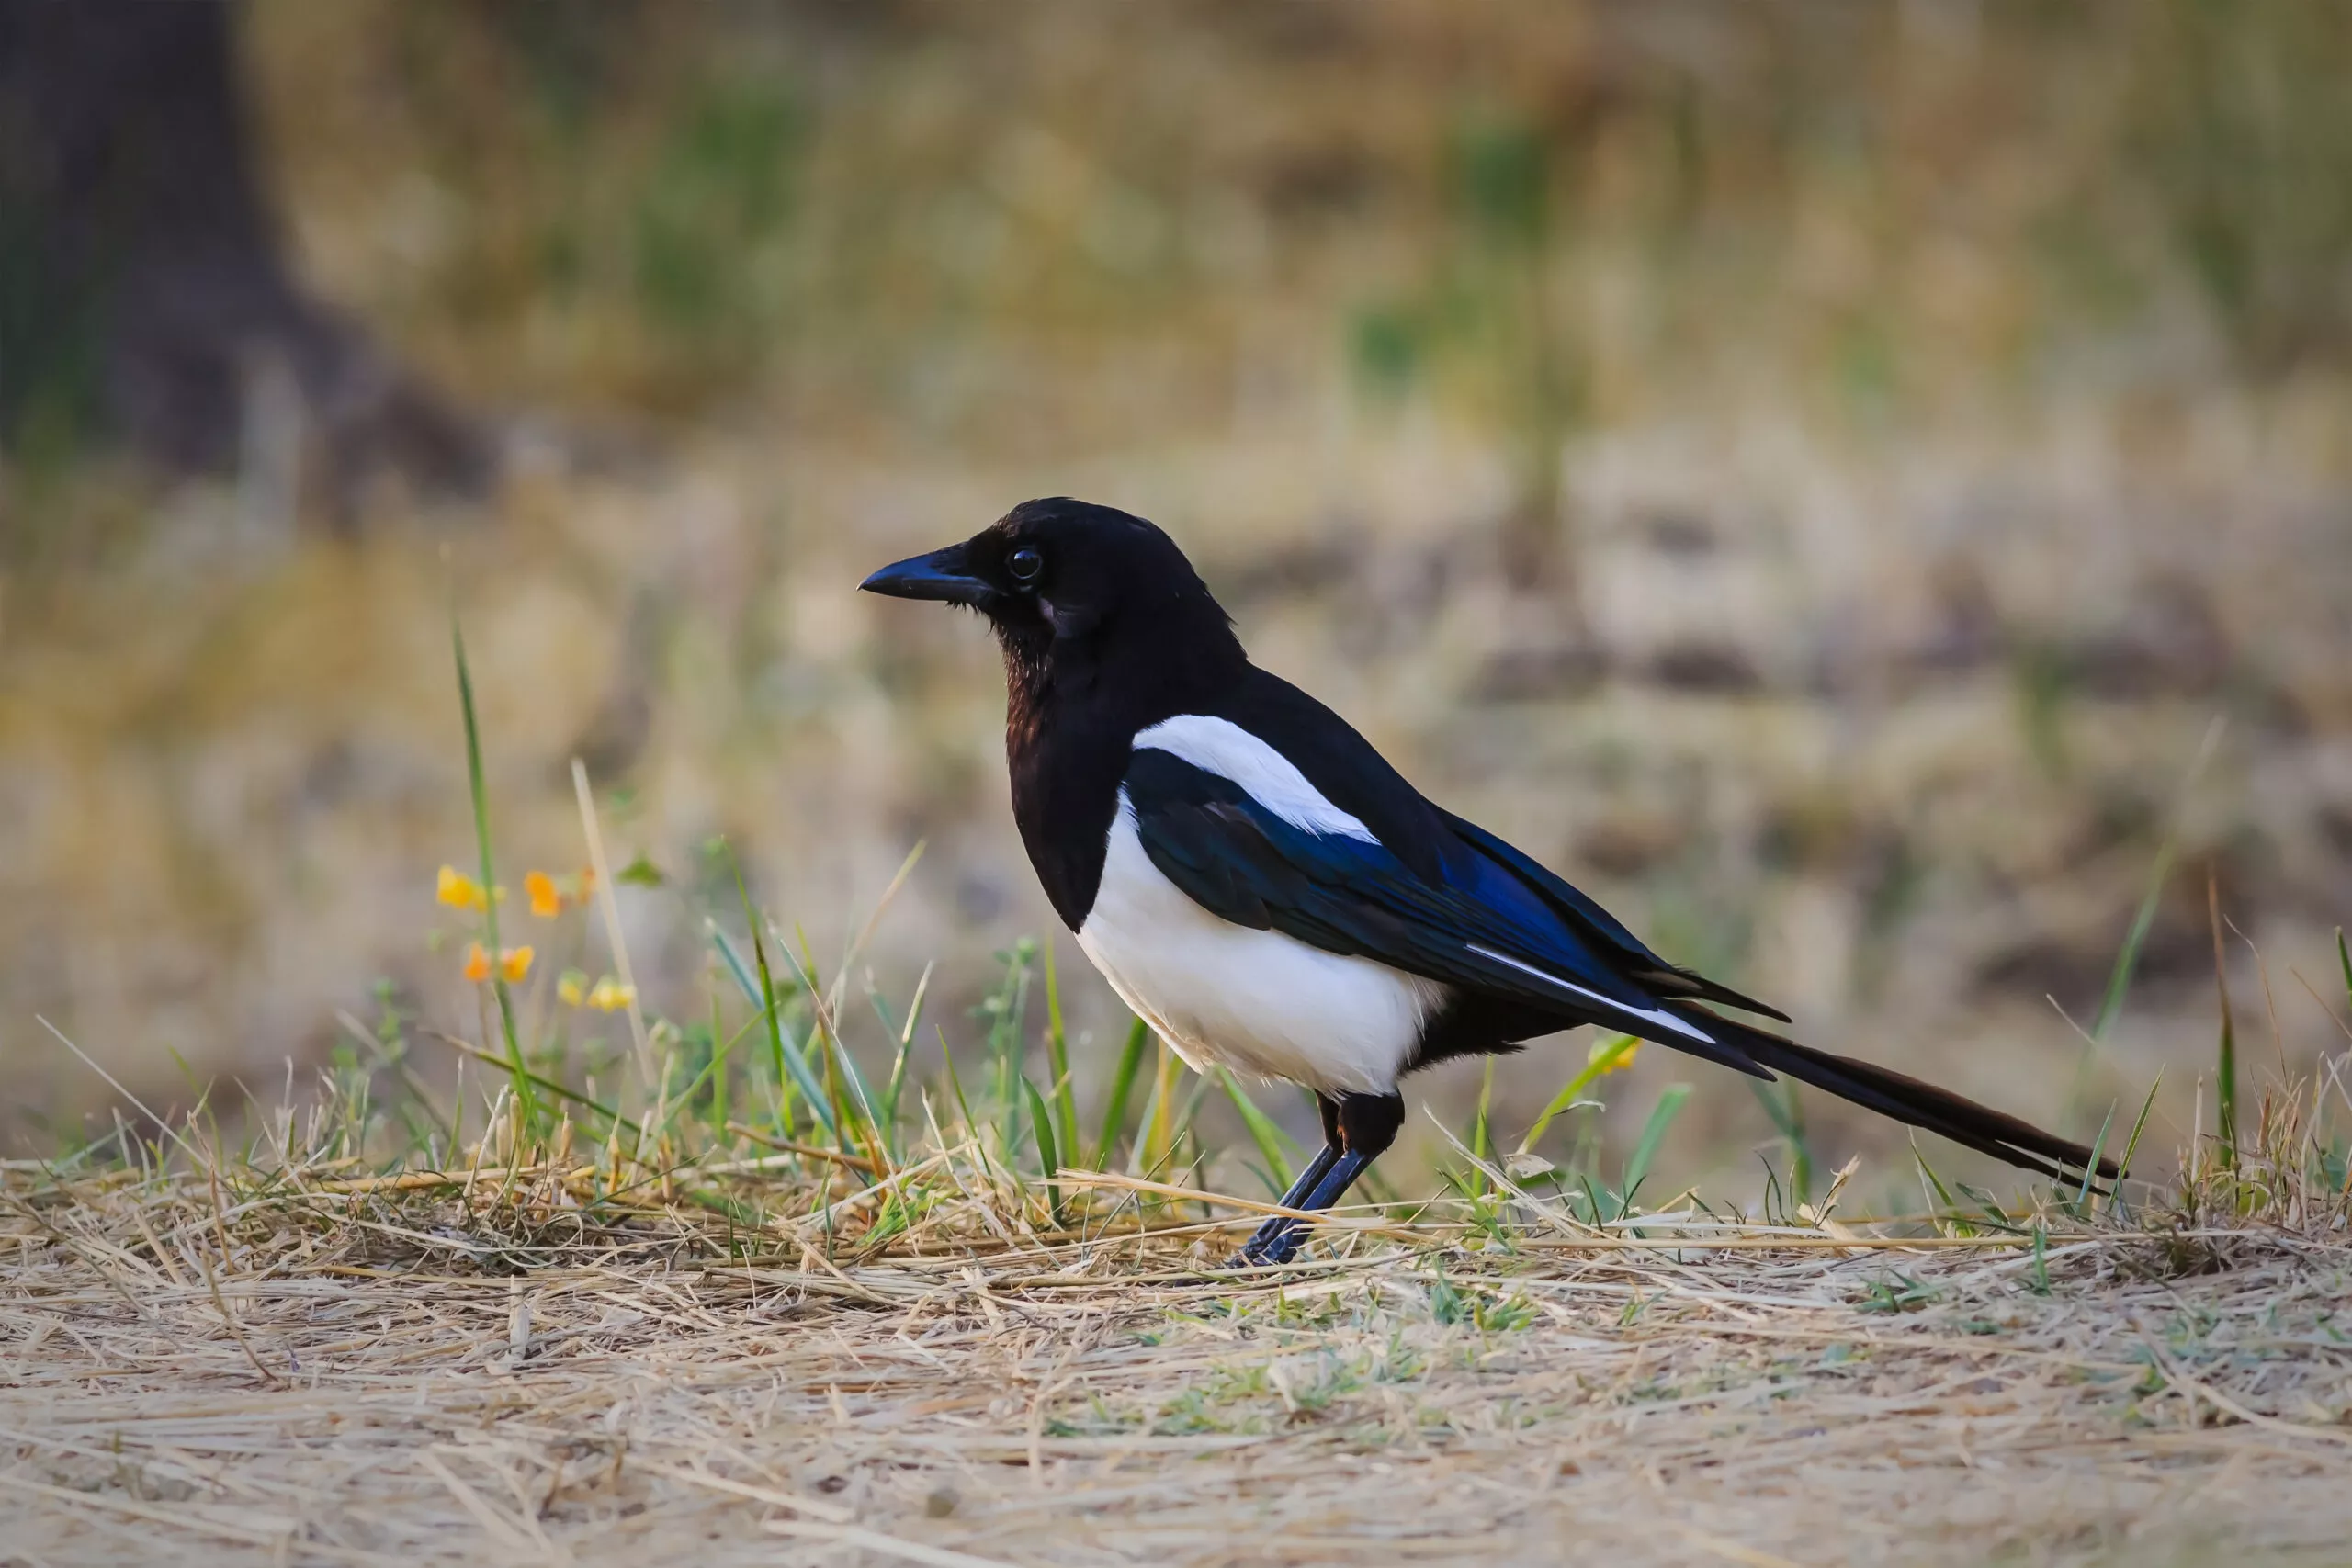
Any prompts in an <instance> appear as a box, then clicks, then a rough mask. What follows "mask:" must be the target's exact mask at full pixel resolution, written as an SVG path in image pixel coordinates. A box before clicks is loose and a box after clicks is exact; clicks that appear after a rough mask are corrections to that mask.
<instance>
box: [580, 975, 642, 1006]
mask: <svg viewBox="0 0 2352 1568" xmlns="http://www.w3.org/2000/svg"><path fill="white" fill-rule="evenodd" d="M636 1000H637V987H635V986H624V985H622V984H621V983H620V982H619V981H618V980H616V979H614V978H613V977H612V976H610V975H599V976H596V984H595V985H594V987H591V988H590V990H589V992H588V1005H589V1006H590V1007H592V1008H594V1009H595V1010H597V1011H598V1012H618V1011H620V1010H621V1009H623V1008H625V1007H628V1005H629V1004H630V1003H632V1002H634V1001H636Z"/></svg>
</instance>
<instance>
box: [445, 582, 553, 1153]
mask: <svg viewBox="0 0 2352 1568" xmlns="http://www.w3.org/2000/svg"><path fill="white" fill-rule="evenodd" d="M449 651H450V653H451V655H452V656H453V657H454V658H455V659H456V660H457V664H458V707H459V708H460V709H461V710H462V711H463V712H464V714H465V720H466V783H467V784H468V785H469V787H470V788H471V790H472V791H473V807H474V847H475V848H476V849H477V850H478V851H479V852H481V895H482V933H483V935H484V937H485V938H486V939H487V943H486V945H487V946H488V947H489V948H490V961H491V962H490V986H491V990H492V993H493V994H495V995H496V997H497V998H498V1025H499V1029H500V1032H502V1033H503V1034H504V1036H505V1038H506V1070H507V1073H508V1076H509V1077H512V1078H513V1079H514V1081H515V1102H516V1103H517V1104H518V1105H520V1106H521V1108H522V1112H523V1125H524V1128H525V1129H526V1132H536V1131H537V1129H538V1126H539V1100H538V1095H537V1091H536V1090H535V1089H533V1087H532V1084H531V1077H532V1075H531V1073H530V1071H529V1069H528V1068H527V1067H526V1066H525V1065H524V1061H523V1043H522V1041H521V1039H520V1038H519V1037H517V1036H516V1034H515V998H513V997H512V996H511V995H509V994H508V992H507V989H506V976H504V975H503V974H502V973H500V964H499V956H500V954H499V944H498V871H497V868H496V867H495V866H494V865H493V864H492V862H491V853H490V791H489V789H488V788H487V786H485V785H484V784H483V782H482V768H481V724H480V723H479V722H478V721H477V720H476V718H475V716H474V677H473V671H472V670H471V669H470V668H469V666H468V665H467V663H466V636H465V633H464V631H463V630H462V629H461V628H460V627H459V626H458V610H457V606H456V605H455V604H452V605H451V606H450V607H449Z"/></svg>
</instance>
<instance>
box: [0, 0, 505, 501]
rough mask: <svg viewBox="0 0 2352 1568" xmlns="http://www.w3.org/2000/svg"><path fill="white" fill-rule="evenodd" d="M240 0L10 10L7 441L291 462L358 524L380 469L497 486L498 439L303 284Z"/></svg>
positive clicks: (0, 316)
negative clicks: (357, 512) (273, 175)
mask: <svg viewBox="0 0 2352 1568" xmlns="http://www.w3.org/2000/svg"><path fill="white" fill-rule="evenodd" d="M233 22H234V13H233V12H232V8H231V5H230V4H229V0H169V3H161V0H0V439H4V440H5V441H6V443H7V444H8V446H10V447H11V448H12V449H14V450H16V451H17V453H18V455H19V457H20V458H22V459H23V460H25V461H28V462H29V461H34V460H36V459H37V458H39V457H52V458H54V457H62V456H65V455H69V454H70V452H71V451H72V450H73V449H74V448H76V447H78V446H80V445H81V444H82V443H83V442H84V441H85V440H87V439H88V438H90V437H92V436H103V437H106V438H107V439H111V440H114V441H119V442H120V443H123V444H125V445H127V446H130V447H131V448H133V449H135V450H137V451H138V452H140V453H142V454H144V455H145V456H147V457H150V458H152V459H153V460H155V461H157V462H158V463H160V464H162V465H164V466H165V467H167V468H173V469H177V470H183V471H212V472H222V471H230V470H238V469H243V468H251V467H252V466H253V465H254V463H255V462H256V461H257V460H259V461H263V462H265V463H266V462H269V461H272V460H273V459H272V455H273V454H275V455H276V461H277V464H278V466H279V467H281V468H287V469H288V470H289V471H290V472H291V473H292V474H293V475H294V476H295V479H296V480H297V482H298V483H299V484H300V487H301V488H302V489H303V490H304V491H307V492H309V494H310V495H311V499H313V500H315V501H317V502H320V503H322V504H323V505H324V506H325V507H326V508H327V509H329V510H330V512H332V513H334V514H335V515H337V516H347V515H348V513H349V510H350V507H351V503H352V502H354V501H355V500H356V497H357V494H358V492H359V491H361V490H362V489H363V488H365V487H367V486H369V485H371V484H373V483H376V482H379V480H380V479H383V478H385V477H388V476H397V477H398V478H399V479H402V480H404V481H405V482H408V483H410V484H413V485H415V486H417V487H419V488H422V489H424V490H427V491H443V492H447V491H472V490H477V489H479V488H480V487H481V486H482V485H483V484H484V483H485V482H486V481H487V480H488V479H489V477H490V473H491V468H492V449H491V446H490V444H489V442H488V441H487V439H486V438H485V436H484V435H483V434H482V433H481V431H480V430H479V429H478V428H477V427H475V426H474V425H473V424H472V423H469V422H468V421H467V420H465V419H463V418H461V417H460V416H458V414H457V413H455V412H452V411H451V410H450V409H448V408H447V406H445V405H444V404H443V403H441V402H440V401H439V400H436V399H435V398H434V397H433V396H432V395H431V394H430V393H428V392H427V391H426V390H424V389H423V388H422V387H420V386H419V385H418V384H417V383H416V382H415V381H413V380H412V379H411V378H408V377H407V376H405V375H403V374H402V373H401V371H400V370H399V369H398V368H397V367H394V366H393V365H391V364H390V362H389V361H388V360H387V359H386V358H385V356H384V355H382V354H381V353H380V352H379V350H378V349H377V348H376V346H375V345H374V344H372V343H371V342H370V341H369V339H368V336H367V334H366V333H363V332H361V331H360V330H359V329H358V328H357V327H356V325H355V324H354V323H352V322H351V321H347V320H345V318H344V317H343V316H341V315H340V314H339V313H337V312H335V311H334V310H331V309H329V308H327V307H326V306H324V305H322V303H320V302H319V301H317V300H315V299H312V298H311V297H310V296H309V295H308V294H306V293H305V292H304V291H303V290H302V288H300V286H299V285H298V284H297V283H296V281H295V280H294V278H293V276H292V274H291V271H290V269H289V267H288V264H287V261H286V258H285V255H284V252H283V246H282V242H281V236H280V234H279V231H278V229H277V224H276V222H275V221H274V219H273V215H272V213H271V211H270V208H269V203H268V201H267V199H266V197H265V195H264V193H263V190H262V188H261V186H260V183H259V182H258V181H257V179H256V178H255V173H254V157H253V153H254V146H253V138H252V135H251V132H250V129H249V126H248V124H247V117H246V115H245V112H244V107H243V101H242V98H241V96H240V92H239V85H238V82H237V79H236V71H235V49H234V45H233V39H232V25H233Z"/></svg>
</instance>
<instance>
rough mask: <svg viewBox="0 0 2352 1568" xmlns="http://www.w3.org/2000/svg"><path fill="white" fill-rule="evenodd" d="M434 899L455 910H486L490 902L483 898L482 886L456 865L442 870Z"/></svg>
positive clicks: (447, 866)
mask: <svg viewBox="0 0 2352 1568" xmlns="http://www.w3.org/2000/svg"><path fill="white" fill-rule="evenodd" d="M434 897H436V898H438V899H440V900H441V902H443V903H444V904H447V905H448V906H449V908H453V909H486V908H489V907H490V900H488V899H487V898H484V897H482V896H481V883H479V882H476V881H475V880H474V879H473V878H472V877H470V876H468V875H467V874H465V873H463V872H461V871H459V870H458V868H457V867H456V866H454V865H445V866H443V867H442V868H441V878H440V881H439V883H438V884H437V885H436V886H435V888H434Z"/></svg>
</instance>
